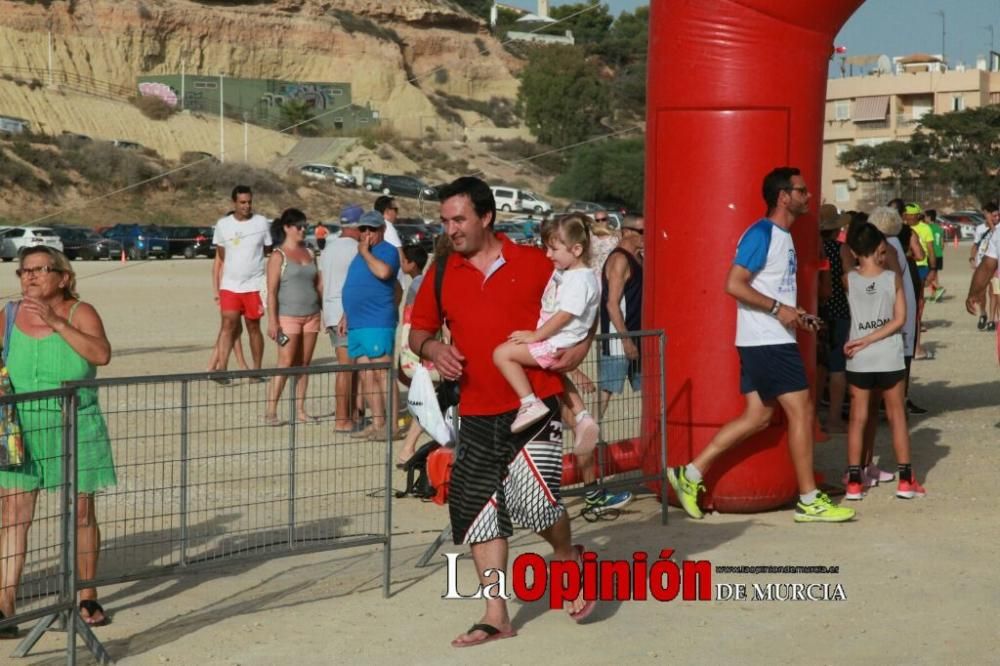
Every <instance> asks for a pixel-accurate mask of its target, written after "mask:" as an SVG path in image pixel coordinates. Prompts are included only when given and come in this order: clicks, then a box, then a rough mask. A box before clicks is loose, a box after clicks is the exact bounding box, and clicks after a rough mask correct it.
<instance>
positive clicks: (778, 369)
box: [736, 342, 809, 401]
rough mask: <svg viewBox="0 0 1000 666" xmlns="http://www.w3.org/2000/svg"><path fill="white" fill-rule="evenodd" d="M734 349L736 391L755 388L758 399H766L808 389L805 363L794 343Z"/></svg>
mask: <svg viewBox="0 0 1000 666" xmlns="http://www.w3.org/2000/svg"><path fill="white" fill-rule="evenodd" d="M736 351H738V352H739V354H740V393H743V394H744V395H746V394H747V393H753V392H754V391H756V392H757V395H759V396H760V399H761V400H764V401H768V400H774V399H775V398H777V397H778V396H779V395H784V394H785V393H795V392H797V391H802V390H804V389H807V388H809V382H808V380H806V366H805V365H803V363H802V355H801V354H799V346H798V345H797V344H795V343H794V342H790V343H788V344H783V345H763V346H760V347H737V348H736Z"/></svg>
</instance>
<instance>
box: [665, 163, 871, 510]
mask: <svg viewBox="0 0 1000 666" xmlns="http://www.w3.org/2000/svg"><path fill="white" fill-rule="evenodd" d="M762 190H763V192H762V193H763V195H764V201H765V203H766V204H767V217H765V218H763V219H760V220H758V221H757V222H755V223H754V224H753V225H752V226H751V227H750V228H749V229H747V230H746V231H745V232H744V233H743V236H742V237H741V238H740V240H739V243H738V245H737V248H736V259H735V261H734V262H733V265H732V267H731V268H730V269H729V277H728V278H727V279H726V293H728V294H729V295H730V296H732V297H733V298H735V299H736V301H737V306H736V307H737V311H736V350H737V351H738V352H739V355H740V391H741V392H742V393H743V394H744V395H745V396H746V408H745V409H744V411H743V413H742V414H741V415H740V416H739V417H738V418H737V419H736V420H734V421H730V422H729V423H727V424H726V425H724V426H722V428H721V429H720V430H719V431H718V432H717V433H716V434H715V437H713V438H712V441H710V442H709V443H708V445H707V446H706V447H705V448H704V449H703V450H702V451H701V452H700V453H699V454H698V455H697V456H696V457H695V459H694V460H693V461H691V463H690V464H688V465H687V466H686V467H671V468H670V469H668V470H667V478H668V480H669V481H670V485H671V486H672V487H673V489H674V492H675V493H676V494H677V499H678V500H679V501H680V504H681V506H682V507H683V508H684V511H686V512H687V514H688V515H689V516H691V517H692V518H701V517H702V516H703V514H702V511H701V508H700V507H699V506H698V493H699V492H702V491H704V490H705V486H704V485H703V484H702V478H703V476H704V475H705V474H706V473H708V470H709V468H710V467H711V465H712V463H713V462H714V461H715V460H716V458H718V457H719V456H720V455H721V454H723V453H725V452H726V451H727V450H729V449H731V448H733V447H734V446H737V445H738V444H740V443H741V442H743V441H744V440H746V439H747V438H748V437H750V436H751V435H753V434H755V433H758V432H761V431H762V430H764V429H765V428H767V427H768V426H769V425H770V423H771V416H772V415H773V414H774V408H775V407H776V406H777V405H781V408H782V409H783V410H784V412H785V417H786V419H787V421H788V449H789V453H790V454H791V458H792V464H793V465H794V467H795V476H796V479H797V480H798V485H799V501H798V504H797V505H796V507H795V522H800V523H805V522H827V523H835V522H836V523H839V522H844V521H847V520H850V519H852V518H853V517H854V510H853V509H849V508H847V507H841V506H837V505H835V504H833V502H831V501H830V498H829V497H828V496H827V495H826V494H825V493H822V492H820V491H819V490H818V489H817V488H816V481H815V478H814V476H813V405H812V398H810V396H809V382H808V380H807V379H806V371H805V366H804V365H803V364H802V356H801V354H800V353H799V347H798V344H797V343H796V340H795V333H794V330H795V329H796V328H802V329H806V330H816V328H817V326H818V323H819V320H818V319H816V318H815V317H811V316H809V315H807V314H806V312H805V310H803V309H802V308H799V307H798V305H797V304H796V299H797V287H796V282H795V279H796V268H797V262H798V260H797V256H796V254H795V246H794V244H793V243H792V234H791V227H792V224H793V223H794V222H795V219H796V218H797V217H799V216H800V215H804V214H805V213H807V212H808V211H809V190H808V189H807V188H806V184H805V180H804V179H803V178H802V176H801V175H799V170H798V169H796V168H793V167H778V168H777V169H774V170H773V171H772V172H771V173H769V174H767V176H766V177H765V178H764V185H763V188H762Z"/></svg>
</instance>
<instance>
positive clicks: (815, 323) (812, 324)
mask: <svg viewBox="0 0 1000 666" xmlns="http://www.w3.org/2000/svg"><path fill="white" fill-rule="evenodd" d="M802 321H803V322H804V323H805V325H806V326H808V327H809V328H811V329H813V330H818V329H820V328H823V320H822V319H820V318H819V317H817V316H816V315H811V314H804V315H802Z"/></svg>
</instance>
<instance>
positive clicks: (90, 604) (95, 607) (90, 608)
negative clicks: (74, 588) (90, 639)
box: [80, 599, 111, 627]
mask: <svg viewBox="0 0 1000 666" xmlns="http://www.w3.org/2000/svg"><path fill="white" fill-rule="evenodd" d="M80 610H82V611H87V617H85V618H83V621H84V622H86V623H87V625H88V626H91V627H104V626H107V625H108V624H111V620H109V619H108V614H107V613H105V612H104V607H103V606H101V604H99V603H97V602H96V601H94V600H93V599H83V600H81V601H80ZM97 613H100V614H101V615H103V616H104V617H103V619H102V620H99V621H97V622H92V621H91V620H93V618H94V615H96V614H97Z"/></svg>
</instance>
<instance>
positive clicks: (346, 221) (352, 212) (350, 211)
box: [340, 205, 365, 227]
mask: <svg viewBox="0 0 1000 666" xmlns="http://www.w3.org/2000/svg"><path fill="white" fill-rule="evenodd" d="M364 212H365V209H364V208H362V207H361V206H358V205H353V206H348V207H347V208H345V209H343V210H342V211H340V225H341V226H347V227H356V226H357V225H358V220H360V219H361V215H362V213H364Z"/></svg>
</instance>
